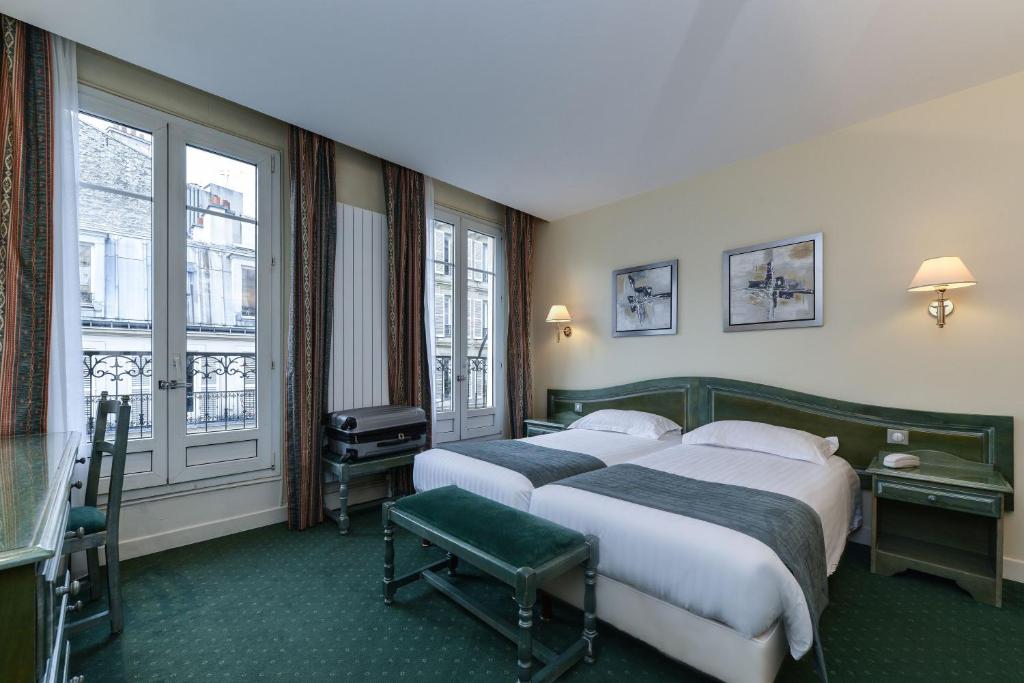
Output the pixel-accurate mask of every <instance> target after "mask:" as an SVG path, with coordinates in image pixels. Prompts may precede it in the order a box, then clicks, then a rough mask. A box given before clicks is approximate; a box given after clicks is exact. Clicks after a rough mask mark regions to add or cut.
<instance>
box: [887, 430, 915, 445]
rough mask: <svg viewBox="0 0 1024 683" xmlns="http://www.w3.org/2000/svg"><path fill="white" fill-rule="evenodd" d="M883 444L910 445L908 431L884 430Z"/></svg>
mask: <svg viewBox="0 0 1024 683" xmlns="http://www.w3.org/2000/svg"><path fill="white" fill-rule="evenodd" d="M885 442H886V443H894V444H899V445H900V446H907V445H909V444H910V431H909V430H907V429H886V430H885Z"/></svg>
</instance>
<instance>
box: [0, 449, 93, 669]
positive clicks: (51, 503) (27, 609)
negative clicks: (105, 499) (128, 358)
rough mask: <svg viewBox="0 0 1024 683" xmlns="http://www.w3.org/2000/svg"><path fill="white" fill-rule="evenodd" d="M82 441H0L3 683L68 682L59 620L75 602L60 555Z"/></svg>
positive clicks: (74, 584)
mask: <svg viewBox="0 0 1024 683" xmlns="http://www.w3.org/2000/svg"><path fill="white" fill-rule="evenodd" d="M80 441H81V435H80V434H76V433H73V432H70V433H65V434H33V435H28V436H13V437H5V438H0V672H2V676H0V677H2V678H3V680H4V681H5V682H7V681H10V682H11V683H22V682H24V683H33V682H35V681H41V680H45V681H47V682H49V681H69V680H70V681H81V680H82V679H81V677H77V676H76V677H73V678H70V679H69V678H68V664H69V655H70V644H69V643H68V642H67V640H66V639H65V637H64V620H65V616H66V615H67V614H68V613H69V612H73V611H75V610H77V609H79V608H80V607H81V602H78V601H76V600H74V596H75V594H76V593H77V592H78V582H77V581H71V577H70V574H69V573H68V570H67V562H66V561H65V558H64V555H63V552H62V550H63V545H64V532H65V528H66V525H67V520H68V512H69V510H70V503H69V500H70V493H71V489H72V488H81V486H82V484H81V482H74V483H72V481H71V477H72V473H73V470H74V467H75V461H76V457H77V454H78V444H79V442H80Z"/></svg>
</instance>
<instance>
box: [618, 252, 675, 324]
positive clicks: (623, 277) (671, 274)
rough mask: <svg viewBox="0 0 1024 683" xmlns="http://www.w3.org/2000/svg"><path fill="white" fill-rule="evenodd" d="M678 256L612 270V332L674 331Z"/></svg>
mask: <svg viewBox="0 0 1024 683" xmlns="http://www.w3.org/2000/svg"><path fill="white" fill-rule="evenodd" d="M678 273H679V259H675V260H674V261H660V262H658V263H649V264H647V265H646V266H633V267H632V268H619V269H618V270H616V271H615V272H614V273H612V336H613V337H635V336H643V335H650V334H675V333H676V317H677V309H678V306H677V300H676V282H677V280H678Z"/></svg>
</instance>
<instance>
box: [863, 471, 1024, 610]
mask: <svg viewBox="0 0 1024 683" xmlns="http://www.w3.org/2000/svg"><path fill="white" fill-rule="evenodd" d="M907 452H909V453H913V454H915V455H917V456H918V457H920V458H921V465H920V467H913V468H908V469H892V468H889V467H885V466H884V465H883V464H882V459H883V458H884V457H885V455H886V454H887V452H882V453H879V454H878V456H877V457H876V458H875V459H874V461H873V462H872V463H871V466H870V467H868V470H867V472H868V474H869V475H871V479H872V481H871V489H872V492H873V494H874V495H873V496H872V513H873V514H872V520H873V521H872V525H871V526H872V530H871V571H872V572H874V573H876V574H883V575H886V576H891V575H892V574H896V573H898V572H901V571H904V570H906V569H915V570H917V571H921V572H925V573H928V574H933V575H936V576H942V577H945V578H947V579H952V580H954V581H956V583H957V584H958V585H959V586H960V587H961V588H963V589H964V590H966V591H967V592H968V593H970V594H971V595H972V596H973V597H974V599H975V600H977V601H978V602H983V603H987V604H990V605H995V606H996V607H999V606H1000V605H1001V604H1002V599H1003V587H1002V586H1003V509H1004V497H1008V496H1012V495H1013V487H1012V486H1010V484H1009V483H1007V481H1006V479H1005V478H1004V477H1003V475H1002V474H1000V473H999V472H997V471H995V469H993V467H992V466H991V465H986V464H982V463H975V462H970V461H967V460H963V459H961V458H958V457H956V456H954V455H951V454H949V453H942V452H939V451H907Z"/></svg>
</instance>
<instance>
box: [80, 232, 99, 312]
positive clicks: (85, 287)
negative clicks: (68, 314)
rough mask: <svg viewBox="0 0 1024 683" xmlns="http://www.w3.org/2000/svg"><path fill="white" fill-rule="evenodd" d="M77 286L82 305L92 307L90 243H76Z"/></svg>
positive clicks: (93, 299) (93, 300)
mask: <svg viewBox="0 0 1024 683" xmlns="http://www.w3.org/2000/svg"><path fill="white" fill-rule="evenodd" d="M78 287H79V289H80V290H81V293H82V305H83V306H88V307H90V308H91V307H93V304H94V303H95V296H94V292H93V289H92V244H90V243H88V242H80V243H79V244H78Z"/></svg>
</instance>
